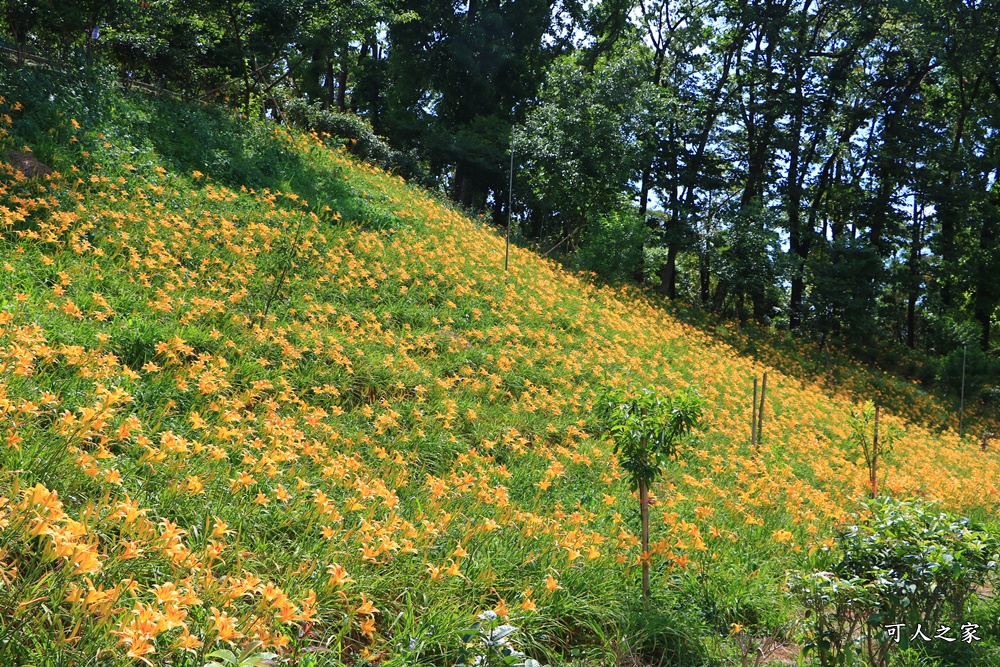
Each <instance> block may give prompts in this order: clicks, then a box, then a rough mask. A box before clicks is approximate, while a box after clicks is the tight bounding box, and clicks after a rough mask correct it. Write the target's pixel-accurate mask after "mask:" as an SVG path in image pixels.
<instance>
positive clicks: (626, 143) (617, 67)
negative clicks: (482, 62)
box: [515, 48, 657, 233]
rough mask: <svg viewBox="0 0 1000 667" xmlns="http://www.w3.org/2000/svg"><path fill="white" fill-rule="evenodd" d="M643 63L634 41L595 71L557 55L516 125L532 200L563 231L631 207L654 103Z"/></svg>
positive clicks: (517, 146)
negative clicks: (535, 101) (537, 97)
mask: <svg viewBox="0 0 1000 667" xmlns="http://www.w3.org/2000/svg"><path fill="white" fill-rule="evenodd" d="M647 70H648V62H644V60H643V57H642V53H641V50H639V49H638V48H637V49H632V50H628V51H624V52H622V53H620V54H617V55H616V56H615V57H613V58H608V59H607V60H602V61H601V62H599V63H598V64H597V65H596V66H595V67H594V69H593V71H590V70H588V68H587V67H586V66H585V63H583V62H582V61H581V58H580V57H579V56H567V57H564V58H561V59H560V60H559V61H557V62H556V63H555V64H554V65H553V66H552V68H551V69H550V70H549V73H548V78H547V80H546V82H545V85H544V87H543V89H542V92H541V94H540V100H539V105H538V107H537V108H535V109H534V110H533V111H532V112H531V113H530V114H529V116H528V118H527V120H526V122H525V124H524V126H523V128H519V129H518V131H517V137H516V141H515V151H516V152H517V154H518V155H521V156H524V157H523V161H522V163H521V164H522V167H523V169H524V172H525V173H526V174H527V178H528V181H529V183H530V186H531V189H532V192H533V194H534V196H535V197H536V198H537V206H538V208H539V209H540V210H542V211H547V212H549V213H550V214H551V215H552V216H554V217H555V218H556V219H560V220H564V222H563V229H564V233H565V232H568V231H570V230H572V229H574V228H576V227H579V226H581V225H583V224H585V223H586V222H587V221H588V219H592V220H600V219H602V216H605V215H607V214H610V213H614V212H617V211H621V210H623V209H625V208H627V207H629V206H630V204H629V200H630V198H631V195H632V194H633V192H634V184H635V182H636V180H637V178H638V176H639V173H640V171H641V158H642V156H643V155H644V154H645V151H646V142H645V141H644V139H645V135H646V133H647V131H648V127H649V123H648V118H647V116H649V115H651V114H654V113H656V110H657V107H656V106H655V104H654V101H655V100H656V99H657V97H656V95H655V94H654V93H655V91H654V90H653V89H652V87H651V86H650V84H649V83H648V78H649V72H648V71H647Z"/></svg>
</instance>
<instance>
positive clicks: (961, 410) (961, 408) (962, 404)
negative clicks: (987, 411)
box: [958, 343, 969, 438]
mask: <svg viewBox="0 0 1000 667" xmlns="http://www.w3.org/2000/svg"><path fill="white" fill-rule="evenodd" d="M968 351H969V344H968V343H966V344H965V345H963V346H962V398H961V400H960V402H959V404H958V437H960V438H961V437H963V436H964V435H965V424H964V422H963V421H962V417H963V416H964V414H963V413H964V412H965V355H966V354H967V353H968Z"/></svg>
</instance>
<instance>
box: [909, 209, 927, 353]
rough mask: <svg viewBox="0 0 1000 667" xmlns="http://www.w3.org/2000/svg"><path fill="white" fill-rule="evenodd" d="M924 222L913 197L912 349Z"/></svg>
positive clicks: (910, 309) (915, 340)
mask: <svg viewBox="0 0 1000 667" xmlns="http://www.w3.org/2000/svg"><path fill="white" fill-rule="evenodd" d="M923 235H924V233H923V222H922V220H921V219H920V210H919V208H918V206H917V198H916V197H914V198H913V236H912V238H911V242H910V261H909V265H910V267H909V268H910V290H909V294H908V295H907V301H906V346H907V347H909V348H910V349H911V350H912V349H915V348H916V347H917V333H916V330H917V297H919V296H920V293H919V287H920V285H919V280H918V276H919V267H918V265H917V263H918V262H919V261H920V246H921V245H923Z"/></svg>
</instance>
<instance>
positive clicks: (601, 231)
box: [573, 210, 650, 280]
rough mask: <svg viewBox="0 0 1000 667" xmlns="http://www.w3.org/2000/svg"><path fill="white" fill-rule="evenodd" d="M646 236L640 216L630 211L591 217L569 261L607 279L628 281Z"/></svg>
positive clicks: (640, 264) (635, 268)
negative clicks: (579, 244) (581, 242)
mask: <svg viewBox="0 0 1000 667" xmlns="http://www.w3.org/2000/svg"><path fill="white" fill-rule="evenodd" d="M649 238H650V233H649V230H648V228H647V227H646V225H645V223H644V222H643V220H642V217H640V216H639V215H637V214H635V213H634V212H632V211H628V210H625V211H616V212H613V213H609V214H607V215H600V216H594V217H593V218H591V220H590V224H589V225H588V227H587V234H586V237H585V238H584V241H583V244H582V245H581V246H580V248H579V249H578V250H577V251H576V253H574V255H573V264H574V266H575V268H577V269H579V270H581V271H593V272H595V273H597V274H598V275H600V276H602V277H604V278H605V279H607V280H628V279H630V278H631V277H632V276H634V275H635V273H636V271H638V269H639V267H640V266H642V260H643V246H644V245H645V244H646V243H647V242H648V241H649Z"/></svg>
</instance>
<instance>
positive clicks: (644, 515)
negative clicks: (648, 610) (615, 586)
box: [639, 443, 650, 607]
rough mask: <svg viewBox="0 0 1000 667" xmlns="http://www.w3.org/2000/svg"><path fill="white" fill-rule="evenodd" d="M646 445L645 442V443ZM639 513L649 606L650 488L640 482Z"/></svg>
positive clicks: (643, 571) (644, 575)
mask: <svg viewBox="0 0 1000 667" xmlns="http://www.w3.org/2000/svg"><path fill="white" fill-rule="evenodd" d="M643 446H644V447H645V443H643ZM639 515H640V518H641V521H642V597H643V600H645V602H646V606H647V607H648V606H649V595H650V591H649V488H648V487H647V486H646V482H639Z"/></svg>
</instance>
